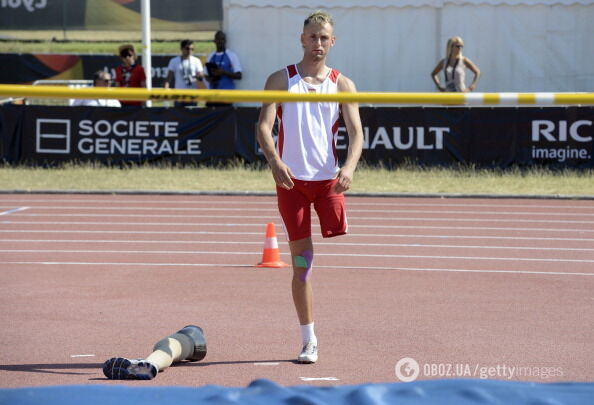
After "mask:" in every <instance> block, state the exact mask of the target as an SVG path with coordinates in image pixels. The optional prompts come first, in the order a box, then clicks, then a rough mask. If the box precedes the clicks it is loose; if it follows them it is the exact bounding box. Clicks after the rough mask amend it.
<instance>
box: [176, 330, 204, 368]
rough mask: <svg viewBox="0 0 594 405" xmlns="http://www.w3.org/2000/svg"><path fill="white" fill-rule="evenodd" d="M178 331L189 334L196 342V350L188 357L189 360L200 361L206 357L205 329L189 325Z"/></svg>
mask: <svg viewBox="0 0 594 405" xmlns="http://www.w3.org/2000/svg"><path fill="white" fill-rule="evenodd" d="M177 333H181V334H184V335H186V336H188V337H189V338H190V339H192V341H193V342H194V352H193V353H192V354H190V356H189V357H188V358H187V360H189V361H200V360H202V359H203V358H205V357H206V339H205V338H204V331H203V330H202V328H201V327H199V326H194V325H188V326H185V327H184V328H183V329H182V330H180V331H178V332H177Z"/></svg>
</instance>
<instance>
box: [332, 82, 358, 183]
mask: <svg viewBox="0 0 594 405" xmlns="http://www.w3.org/2000/svg"><path fill="white" fill-rule="evenodd" d="M338 91H339V92H348V93H356V92H357V89H356V87H355V84H354V83H353V81H352V80H351V79H349V78H348V77H346V76H344V75H340V76H339V78H338ZM342 116H343V118H344V123H345V125H346V129H347V133H348V135H349V149H348V151H347V158H346V161H345V162H344V165H343V166H342V167H341V168H340V171H339V172H338V182H337V183H336V186H335V190H336V192H337V193H342V192H344V191H347V190H348V189H349V188H350V187H351V183H352V182H353V175H354V173H355V169H356V168H357V163H358V162H359V159H360V158H361V152H362V150H363V127H362V125H361V117H360V116H359V104H358V103H345V104H342Z"/></svg>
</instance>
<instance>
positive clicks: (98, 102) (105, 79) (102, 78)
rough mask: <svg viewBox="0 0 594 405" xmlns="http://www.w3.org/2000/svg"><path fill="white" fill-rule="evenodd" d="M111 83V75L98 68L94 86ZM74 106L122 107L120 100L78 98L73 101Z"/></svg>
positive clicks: (105, 85) (104, 85)
mask: <svg viewBox="0 0 594 405" xmlns="http://www.w3.org/2000/svg"><path fill="white" fill-rule="evenodd" d="M110 84H111V75H110V74H109V72H106V71H104V70H98V71H97V72H95V74H94V75H93V86H95V87H109V85H110ZM72 105H73V106H93V107H121V106H122V105H121V104H120V102H119V101H118V100H110V99H102V98H101V99H76V100H74V101H73V102H72Z"/></svg>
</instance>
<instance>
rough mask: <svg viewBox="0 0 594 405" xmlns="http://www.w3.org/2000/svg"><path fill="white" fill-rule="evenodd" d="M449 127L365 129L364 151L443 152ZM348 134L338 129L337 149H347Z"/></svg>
mask: <svg viewBox="0 0 594 405" xmlns="http://www.w3.org/2000/svg"><path fill="white" fill-rule="evenodd" d="M449 132H450V128H448V127H404V128H401V127H391V128H386V127H378V128H377V129H375V132H372V131H371V130H370V128H369V127H365V128H363V149H371V150H374V149H386V150H412V149H417V150H442V149H443V138H444V135H445V134H448V133H449ZM347 139H348V134H347V131H346V128H345V127H340V128H339V129H338V135H337V146H336V149H347Z"/></svg>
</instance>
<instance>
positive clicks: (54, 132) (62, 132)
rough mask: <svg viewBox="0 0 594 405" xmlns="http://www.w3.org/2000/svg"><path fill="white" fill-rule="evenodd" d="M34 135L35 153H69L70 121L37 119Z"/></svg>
mask: <svg viewBox="0 0 594 405" xmlns="http://www.w3.org/2000/svg"><path fill="white" fill-rule="evenodd" d="M35 134H36V135H35V152H36V153H58V154H61V153H70V120H60V119H53V118H38V119H37V122H36V125H35Z"/></svg>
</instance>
